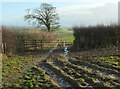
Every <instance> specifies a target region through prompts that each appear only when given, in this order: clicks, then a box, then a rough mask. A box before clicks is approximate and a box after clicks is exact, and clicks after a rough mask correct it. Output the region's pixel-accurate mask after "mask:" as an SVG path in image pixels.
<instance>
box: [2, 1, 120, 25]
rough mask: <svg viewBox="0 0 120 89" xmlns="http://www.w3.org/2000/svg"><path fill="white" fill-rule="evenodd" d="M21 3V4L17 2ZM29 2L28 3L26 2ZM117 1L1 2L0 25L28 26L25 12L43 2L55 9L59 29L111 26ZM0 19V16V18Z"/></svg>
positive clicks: (115, 20) (116, 15) (114, 18)
mask: <svg viewBox="0 0 120 89" xmlns="http://www.w3.org/2000/svg"><path fill="white" fill-rule="evenodd" d="M19 1H21V2H19ZM28 1H29V2H28ZM118 1H119V0H40V1H39V0H2V1H1V3H0V7H1V5H2V23H3V24H4V25H7V26H30V25H28V24H27V22H25V21H24V15H25V10H26V9H29V8H36V7H39V5H40V4H41V3H43V2H47V3H50V4H52V5H53V6H55V7H57V12H58V14H59V17H60V23H61V27H73V26H75V25H78V26H80V25H85V26H87V25H96V24H111V23H117V22H118ZM0 17H1V16H0Z"/></svg>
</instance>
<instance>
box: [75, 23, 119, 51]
mask: <svg viewBox="0 0 120 89" xmlns="http://www.w3.org/2000/svg"><path fill="white" fill-rule="evenodd" d="M73 29H74V37H75V40H74V45H73V49H77V50H82V49H83V50H84V49H91V48H97V47H106V46H112V45H117V44H119V43H120V26H117V25H110V26H104V25H101V26H89V27H74V28H73Z"/></svg>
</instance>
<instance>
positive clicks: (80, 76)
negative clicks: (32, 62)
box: [37, 41, 120, 88]
mask: <svg viewBox="0 0 120 89" xmlns="http://www.w3.org/2000/svg"><path fill="white" fill-rule="evenodd" d="M68 52H69V51H68V46H66V45H65V41H64V53H63V54H60V56H62V57H63V60H59V59H55V60H54V59H49V60H47V61H44V62H40V63H39V64H38V65H37V67H39V68H41V69H42V70H44V71H45V72H46V73H47V74H48V75H49V76H50V78H51V79H53V80H54V81H55V82H56V83H57V84H58V85H59V86H60V87H62V88H66V87H73V88H75V87H83V88H84V87H87V88H94V87H101V86H102V87H113V86H114V87H117V88H119V87H120V74H119V71H117V70H112V69H110V68H106V67H103V66H100V65H97V64H95V63H93V64H90V63H87V62H85V61H82V60H77V59H75V58H71V57H68V56H67V55H68ZM106 84H107V85H106Z"/></svg>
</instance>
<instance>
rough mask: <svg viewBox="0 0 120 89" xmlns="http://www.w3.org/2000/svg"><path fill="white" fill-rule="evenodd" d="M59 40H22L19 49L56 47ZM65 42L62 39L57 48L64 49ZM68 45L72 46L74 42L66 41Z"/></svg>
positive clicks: (26, 50)
mask: <svg viewBox="0 0 120 89" xmlns="http://www.w3.org/2000/svg"><path fill="white" fill-rule="evenodd" d="M58 42H59V40H58V41H42V40H32V41H22V42H19V45H20V46H19V47H20V48H19V51H25V52H28V51H29V52H30V51H40V50H50V49H52V48H54V47H55V45H56V44H57V43H58ZM63 44H64V42H63V41H60V43H59V45H58V47H57V49H64V45H63ZM66 45H67V46H68V45H69V47H72V45H73V42H66Z"/></svg>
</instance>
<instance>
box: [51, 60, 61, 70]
mask: <svg viewBox="0 0 120 89" xmlns="http://www.w3.org/2000/svg"><path fill="white" fill-rule="evenodd" d="M49 62H50V64H52V65H54V66H55V67H57V68H59V69H61V68H60V67H59V66H57V65H56V64H55V63H54V62H53V61H51V60H50V61H49Z"/></svg>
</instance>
